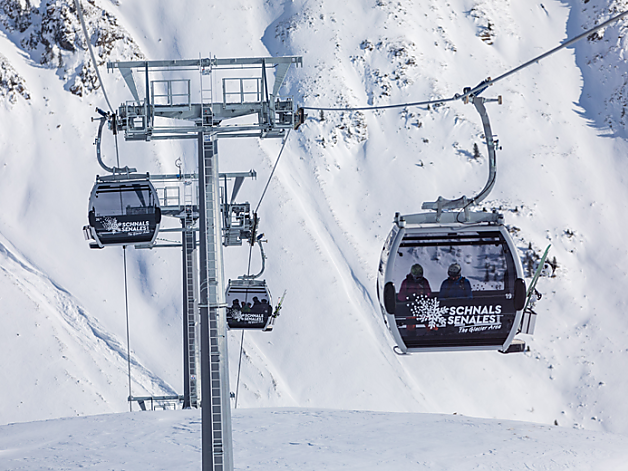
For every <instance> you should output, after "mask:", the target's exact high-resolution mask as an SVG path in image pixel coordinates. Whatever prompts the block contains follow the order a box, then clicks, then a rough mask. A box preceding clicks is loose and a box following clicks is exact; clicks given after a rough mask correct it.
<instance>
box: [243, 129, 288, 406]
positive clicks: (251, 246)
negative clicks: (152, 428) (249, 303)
mask: <svg viewBox="0 0 628 471" xmlns="http://www.w3.org/2000/svg"><path fill="white" fill-rule="evenodd" d="M289 136H290V129H288V132H287V134H286V137H285V138H284V140H283V143H282V144H281V149H280V150H279V155H278V156H277V160H275V165H274V166H273V169H272V170H271V172H270V175H269V177H268V181H267V182H266V186H265V187H264V191H263V192H262V196H261V197H260V199H259V202H258V203H257V207H256V208H255V211H254V213H255V214H257V210H258V209H259V207H260V206H261V204H262V201H263V200H264V196H266V190H268V186H269V185H270V181H271V179H272V178H273V175H274V174H275V170H276V169H277V165H278V164H279V159H280V158H281V155H282V154H283V150H284V147H285V146H286V142H287V141H288V137H289ZM254 246H255V241H252V243H251V244H250V245H249V261H248V267H247V270H246V278H247V279H248V278H249V277H250V275H251V255H252V253H253V247H254ZM260 247H261V241H260ZM263 257H264V252H263V251H262V263H263V262H264V260H263ZM245 301H246V300H245ZM243 352H244V330H242V337H241V338H240V358H239V360H238V376H237V380H236V393H235V406H234V408H235V409H237V408H238V395H239V391H240V372H241V370H242V353H243Z"/></svg>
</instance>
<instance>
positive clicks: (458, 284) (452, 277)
mask: <svg viewBox="0 0 628 471" xmlns="http://www.w3.org/2000/svg"><path fill="white" fill-rule="evenodd" d="M447 275H449V276H448V278H447V279H446V280H445V281H443V283H442V284H441V285H440V291H439V293H438V298H439V299H444V298H467V299H471V298H473V292H472V291H471V283H469V280H467V279H466V278H465V277H464V276H462V269H461V268H460V265H459V264H458V263H452V264H451V265H449V269H448V270H447Z"/></svg>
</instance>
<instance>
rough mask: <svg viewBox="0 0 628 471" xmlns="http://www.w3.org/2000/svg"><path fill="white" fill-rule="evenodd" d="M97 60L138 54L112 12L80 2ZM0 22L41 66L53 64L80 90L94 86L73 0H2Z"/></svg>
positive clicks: (131, 57) (73, 88)
mask: <svg viewBox="0 0 628 471" xmlns="http://www.w3.org/2000/svg"><path fill="white" fill-rule="evenodd" d="M82 8H83V10H84V18H85V22H86V24H87V27H88V31H89V32H90V38H89V40H90V42H91V43H92V45H93V47H94V49H95V50H94V53H95V55H96V58H97V61H98V64H97V65H98V66H99V67H102V66H103V65H104V64H105V63H106V62H107V61H109V60H118V59H128V60H134V59H141V58H143V57H144V55H143V54H142V52H141V51H140V48H139V47H138V46H137V44H136V43H135V41H134V40H133V38H131V37H130V35H129V33H128V32H127V31H126V30H125V29H124V28H123V27H121V26H120V25H119V24H118V20H117V18H116V17H115V16H114V15H113V14H112V13H110V12H109V11H107V10H105V9H103V8H102V7H100V6H99V5H98V4H97V3H96V2H95V1H94V0H91V1H84V2H82ZM0 23H1V24H2V25H3V26H4V28H5V30H6V34H7V36H8V37H9V38H11V40H12V41H13V42H14V43H15V44H16V45H18V46H19V47H20V48H22V49H23V50H24V51H25V52H26V53H28V54H29V55H30V57H31V58H32V60H34V61H35V62H38V63H40V64H41V65H43V66H45V67H50V68H56V69H58V74H59V76H60V77H61V78H62V80H63V81H64V82H65V83H66V87H67V89H68V90H69V91H70V92H72V93H73V94H75V95H78V96H83V95H84V94H89V93H91V92H93V91H94V90H96V89H98V88H99V87H100V84H99V83H98V80H97V77H96V73H95V71H94V69H93V67H92V66H91V65H90V64H91V58H90V57H89V54H88V52H87V43H86V42H85V38H84V37H83V33H82V31H81V26H80V22H79V18H78V14H77V11H76V7H75V4H74V1H73V0H46V1H42V2H41V3H40V4H39V6H34V5H33V4H32V3H31V1H30V0H2V1H1V2H0Z"/></svg>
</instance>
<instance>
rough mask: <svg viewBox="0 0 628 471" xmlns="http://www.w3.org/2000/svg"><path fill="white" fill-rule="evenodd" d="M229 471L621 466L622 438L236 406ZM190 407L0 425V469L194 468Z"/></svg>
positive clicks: (196, 451)
mask: <svg viewBox="0 0 628 471" xmlns="http://www.w3.org/2000/svg"><path fill="white" fill-rule="evenodd" d="M233 427H234V431H233V444H234V450H235V453H234V461H235V467H236V469H255V470H262V471H264V470H268V471H270V470H283V469H299V470H303V471H310V470H311V471H317V470H321V469H325V470H356V471H357V470H360V471H370V470H382V469H383V470H388V469H403V470H405V469H408V470H414V469H422V470H423V469H425V470H474V469H481V470H505V469H508V470H531V469H532V470H547V471H551V470H565V469H568V470H622V469H626V460H627V459H628V446H627V445H628V438H627V437H626V436H624V435H616V434H610V433H605V432H592V431H588V430H574V429H568V428H564V427H554V426H548V425H540V424H532V423H526V422H518V421H511V420H495V419H476V418H469V417H462V416H459V415H442V414H413V413H389V412H369V411H338V410H322V409H238V410H237V411H235V413H234V415H233ZM199 430H200V418H199V414H198V412H197V411H165V412H164V411H161V412H154V413H150V414H148V413H140V412H134V413H126V414H105V415H96V416H89V417H78V418H76V417H75V418H70V419H55V420H47V421H44V422H32V423H24V424H13V425H4V426H1V427H0V449H1V450H2V451H0V469H1V470H3V471H4V470H11V471H31V470H32V471H39V470H44V469H45V470H50V471H56V470H75V469H93V470H103V471H105V470H106V471H109V470H112V469H115V470H138V469H151V470H155V471H160V470H164V471H165V470H173V469H177V470H190V471H191V470H196V469H200V465H199V463H200V443H199Z"/></svg>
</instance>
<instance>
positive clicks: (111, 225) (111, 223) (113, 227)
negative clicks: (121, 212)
mask: <svg viewBox="0 0 628 471" xmlns="http://www.w3.org/2000/svg"><path fill="white" fill-rule="evenodd" d="M102 225H103V227H104V228H105V230H106V231H109V232H120V223H119V222H118V220H117V219H116V218H111V217H105V218H103V220H102Z"/></svg>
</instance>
